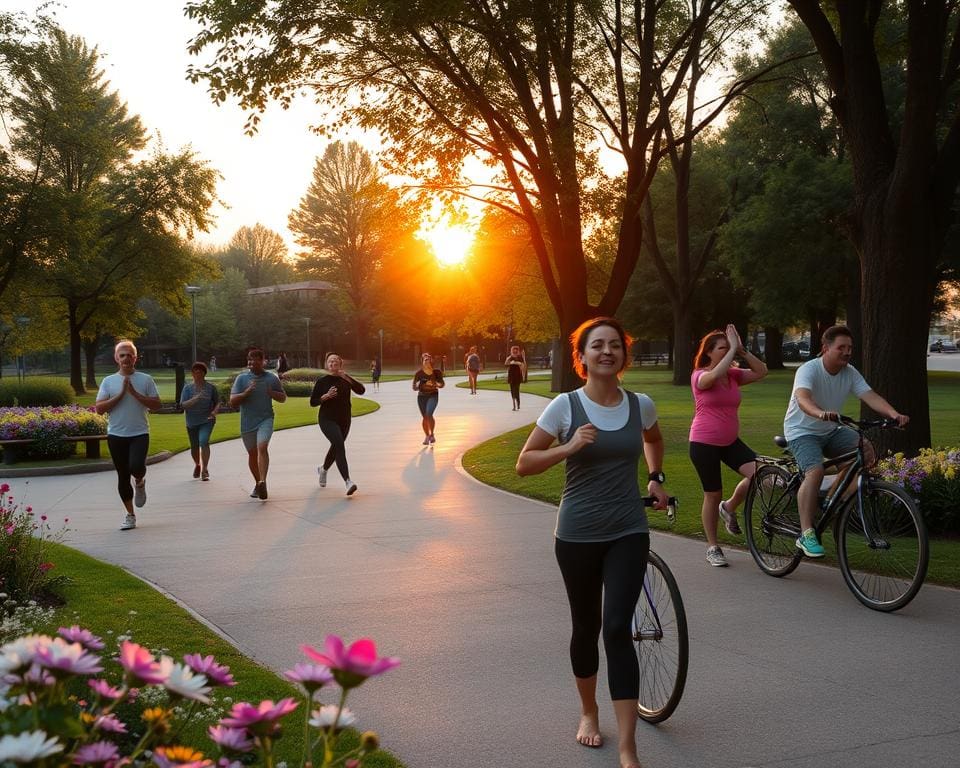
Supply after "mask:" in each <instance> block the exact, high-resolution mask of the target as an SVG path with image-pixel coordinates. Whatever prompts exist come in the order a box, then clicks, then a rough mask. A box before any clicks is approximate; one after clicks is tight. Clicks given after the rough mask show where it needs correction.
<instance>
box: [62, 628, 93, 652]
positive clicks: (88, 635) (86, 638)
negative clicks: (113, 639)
mask: <svg viewBox="0 0 960 768" xmlns="http://www.w3.org/2000/svg"><path fill="white" fill-rule="evenodd" d="M57 634H58V635H60V637H62V638H63V639H64V640H68V641H69V642H71V643H80V645H82V646H83V647H84V648H87V649H89V650H91V651H102V650H103V640H101V639H100V638H99V637H97V636H96V635H95V634H93V633H92V632H91V631H90V630H89V629H83V628H81V627H80V626H78V625H76V624H74V625H73V626H72V627H60V629H58V630H57Z"/></svg>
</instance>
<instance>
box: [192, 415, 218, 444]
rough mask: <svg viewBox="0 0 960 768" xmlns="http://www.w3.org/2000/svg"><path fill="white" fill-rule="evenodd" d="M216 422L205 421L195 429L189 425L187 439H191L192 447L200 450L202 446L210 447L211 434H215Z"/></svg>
mask: <svg viewBox="0 0 960 768" xmlns="http://www.w3.org/2000/svg"><path fill="white" fill-rule="evenodd" d="M214 424H216V422H215V421H205V422H204V423H203V424H198V425H197V426H195V427H191V426H190V425H189V424H188V425H187V437H189V438H190V447H191V448H199V447H200V446H204V447H206V446H208V445H210V433H211V432H213V426H214Z"/></svg>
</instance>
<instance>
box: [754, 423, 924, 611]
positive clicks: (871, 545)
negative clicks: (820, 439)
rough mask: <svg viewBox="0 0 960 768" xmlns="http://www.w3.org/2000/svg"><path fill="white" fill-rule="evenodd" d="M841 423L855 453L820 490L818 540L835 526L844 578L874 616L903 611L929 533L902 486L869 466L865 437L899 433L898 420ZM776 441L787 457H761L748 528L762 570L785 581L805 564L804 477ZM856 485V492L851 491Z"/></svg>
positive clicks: (839, 460)
mask: <svg viewBox="0 0 960 768" xmlns="http://www.w3.org/2000/svg"><path fill="white" fill-rule="evenodd" d="M839 421H840V422H841V423H843V424H845V425H847V426H850V427H852V428H854V429H856V430H857V432H858V435H859V440H858V443H857V448H856V449H855V450H853V451H850V452H848V453H845V454H843V455H842V456H837V457H835V458H832V459H828V460H827V461H825V462H824V467H825V468H828V469H829V468H834V467H836V468H837V469H838V475H837V476H836V477H834V476H831V475H827V476H825V478H824V486H823V487H822V488H821V492H820V509H819V512H818V516H817V519H816V521H815V523H814V529H815V530H816V532H817V538H818V539H820V541H821V543H823V534H824V533H825V532H826V531H827V529H828V528H829V527H831V524H832V528H833V540H834V544H835V546H836V557H837V560H838V561H839V564H840V572H841V573H842V574H843V579H844V581H845V582H846V583H847V586H848V587H849V588H850V591H851V592H853V594H854V596H855V597H856V598H857V600H859V601H860V602H861V603H863V604H864V605H865V606H867V608H871V609H873V610H875V611H896V610H898V609H900V608H903V607H904V606H905V605H907V603H909V602H910V601H911V600H912V599H913V598H914V597H916V594H917V592H919V591H920V587H921V586H922V585H923V580H924V578H925V577H926V574H927V564H928V561H929V558H930V547H929V541H928V539H927V529H926V526H925V525H924V522H923V518H922V516H921V514H920V510H919V509H918V507H917V504H916V502H915V501H914V500H913V498H912V497H911V496H910V495H909V494H908V493H907V492H906V491H904V490H903V488H901V487H900V486H899V485H895V484H894V483H888V482H886V481H884V480H880V479H878V478H876V477H874V476H873V475H871V474H870V471H869V469H867V468H866V467H865V460H864V447H863V446H864V432H865V431H867V430H870V429H888V428H891V427H896V426H897V422H896V420H895V419H866V420H863V421H857V420H855V419H851V418H849V417H847V416H840V418H839ZM774 442H775V443H776V444H777V445H778V446H780V447H781V448H783V449H784V450H785V453H786V456H785V457H784V458H774V457H769V456H758V457H757V471H756V473H755V474H754V476H753V481H752V482H751V483H750V488H749V490H748V491H747V499H746V502H745V504H744V511H743V514H744V523H745V527H746V533H747V544H748V546H749V547H750V554H751V555H753V559H754V560H755V561H756V563H757V565H758V566H760V570H762V571H763V572H764V573H767V574H769V575H770V576H775V577H783V576H786V575H788V574H790V573H792V572H793V571H794V570H795V569H796V568H797V566H798V565H799V564H800V560H801V559H802V557H803V553H802V552H801V551H800V550H799V549H798V548H797V546H796V539H797V537H798V536H800V515H799V510H798V508H797V490H798V489H799V488H800V483H801V482H802V481H803V473H802V472H801V471H800V470H799V468H798V467H797V464H796V461H795V460H794V458H793V456H792V455H791V454H790V452H789V450H787V442H786V440H785V439H784V438H783V437H781V436H779V435H778V436H777V437H775V438H774ZM854 482H855V483H856V488H855V490H851V488H852V485H853V484H854Z"/></svg>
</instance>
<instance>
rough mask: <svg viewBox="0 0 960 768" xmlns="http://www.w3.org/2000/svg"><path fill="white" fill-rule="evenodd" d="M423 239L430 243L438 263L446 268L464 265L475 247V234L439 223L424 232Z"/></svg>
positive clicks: (463, 228)
mask: <svg viewBox="0 0 960 768" xmlns="http://www.w3.org/2000/svg"><path fill="white" fill-rule="evenodd" d="M423 238H424V239H425V240H426V241H427V242H428V243H430V247H431V248H432V249H433V255H434V256H435V257H436V259H437V262H438V263H439V264H440V265H441V266H444V267H456V266H459V265H460V264H462V263H463V262H464V261H465V260H466V258H467V254H468V253H469V252H470V248H471V247H472V246H473V232H472V231H471V230H469V229H467V228H466V227H461V226H458V225H456V224H454V225H450V224H447V223H443V222H442V223H438V224H437V225H436V226H434V227H431V228H430V229H427V230H424V232H423Z"/></svg>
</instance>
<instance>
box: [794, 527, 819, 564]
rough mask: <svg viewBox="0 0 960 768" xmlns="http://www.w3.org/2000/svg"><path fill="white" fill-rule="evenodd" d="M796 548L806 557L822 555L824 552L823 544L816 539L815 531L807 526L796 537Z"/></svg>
mask: <svg viewBox="0 0 960 768" xmlns="http://www.w3.org/2000/svg"><path fill="white" fill-rule="evenodd" d="M797 549H800V550H802V551H803V554H805V555H806V556H807V557H823V556H824V554H825V550H824V548H823V546H822V545H821V544H820V542H819V541H817V532H816V531H814V530H813V528H807V530H805V531H804V532H803V535H802V536H801V537H800V538H799V539H797Z"/></svg>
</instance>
